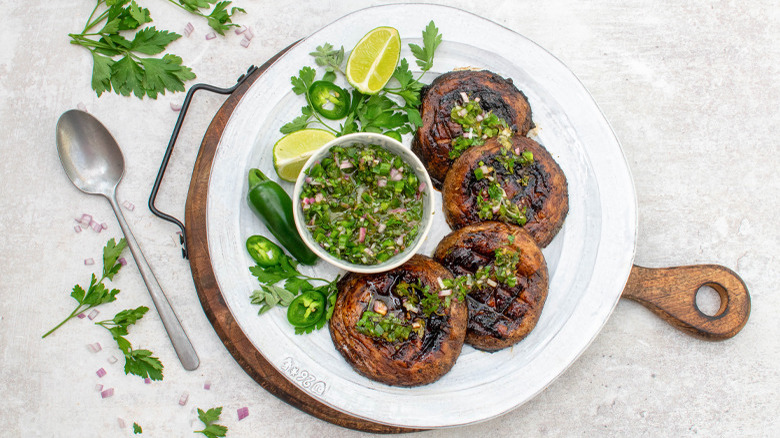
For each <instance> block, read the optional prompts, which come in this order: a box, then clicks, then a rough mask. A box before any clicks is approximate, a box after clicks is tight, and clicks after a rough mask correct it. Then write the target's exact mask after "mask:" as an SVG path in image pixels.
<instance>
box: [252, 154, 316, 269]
mask: <svg viewBox="0 0 780 438" xmlns="http://www.w3.org/2000/svg"><path fill="white" fill-rule="evenodd" d="M247 201H248V202H249V206H250V207H251V208H252V210H253V211H254V212H255V214H257V216H258V217H259V218H260V220H261V221H263V223H264V224H265V226H266V227H268V230H269V231H270V232H271V234H273V235H274V237H276V240H278V241H279V243H281V244H282V246H284V247H285V248H286V249H287V251H289V252H290V254H292V256H293V257H295V258H296V259H297V260H298V261H299V262H301V263H303V264H304V265H313V264H315V263H317V260H318V257H317V255H316V254H314V253H313V252H312V251H311V250H310V249H309V247H307V246H306V244H305V243H303V240H302V239H301V236H300V234H298V229H297V228H295V222H294V219H293V210H292V200H291V199H290V196H289V195H288V194H287V192H285V191H284V189H283V188H282V187H281V186H280V185H279V184H277V183H276V182H275V181H272V180H270V179H268V177H267V176H265V175H264V174H263V172H261V171H260V170H259V169H252V170H250V171H249V193H247Z"/></svg>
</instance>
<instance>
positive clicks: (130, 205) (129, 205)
mask: <svg viewBox="0 0 780 438" xmlns="http://www.w3.org/2000/svg"><path fill="white" fill-rule="evenodd" d="M171 105H173V104H171ZM122 207H124V208H126V209H127V210H129V211H133V210H135V205H133V203H132V202H130V201H125V202H123V203H122Z"/></svg>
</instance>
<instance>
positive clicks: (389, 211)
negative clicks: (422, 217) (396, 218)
mask: <svg viewBox="0 0 780 438" xmlns="http://www.w3.org/2000/svg"><path fill="white" fill-rule="evenodd" d="M387 212H388V213H390V214H396V213H404V212H406V209H405V208H394V209H392V210H387Z"/></svg>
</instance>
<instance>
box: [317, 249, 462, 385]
mask: <svg viewBox="0 0 780 438" xmlns="http://www.w3.org/2000/svg"><path fill="white" fill-rule="evenodd" d="M447 278H452V274H451V273H450V272H449V271H448V270H447V269H445V268H444V267H443V266H442V265H440V264H439V263H437V262H435V261H434V260H433V259H431V258H429V257H425V256H422V255H414V256H413V257H412V258H411V259H410V260H409V261H408V262H406V263H405V264H403V265H401V266H399V267H398V268H395V269H393V270H391V271H388V272H383V273H379V274H358V273H349V274H347V275H346V276H344V277H343V278H342V279H341V280H340V281H339V282H338V299H337V300H336V305H335V309H334V311H333V317H332V318H331V320H330V335H331V338H332V339H333V343H334V344H335V346H336V349H337V350H338V351H339V352H340V353H341V355H342V356H344V359H346V361H347V362H349V364H350V365H352V367H353V368H354V369H355V370H356V371H357V372H358V373H360V374H362V375H364V376H366V377H368V378H369V379H373V380H376V381H379V382H381V383H385V384H388V385H397V386H418V385H425V384H428V383H432V382H435V381H436V380H438V379H439V378H440V377H441V376H443V375H444V374H446V373H447V372H448V371H449V370H450V369H451V368H452V366H453V365H454V364H455V361H456V360H457V358H458V355H460V350H461V348H462V347H463V340H464V338H465V336H466V323H467V319H468V316H467V308H466V304H465V303H464V302H462V301H457V300H456V299H454V297H452V296H449V301H450V302H449V306H446V305H445V299H446V298H448V297H439V293H440V292H441V287H440V280H439V279H447ZM426 296H427V301H426ZM426 309H428V310H430V311H431V312H432V313H430V314H427V315H426Z"/></svg>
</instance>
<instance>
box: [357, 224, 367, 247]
mask: <svg viewBox="0 0 780 438" xmlns="http://www.w3.org/2000/svg"><path fill="white" fill-rule="evenodd" d="M365 240H366V227H360V231H359V234H358V242H360V243H363V242H364V241H365Z"/></svg>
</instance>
